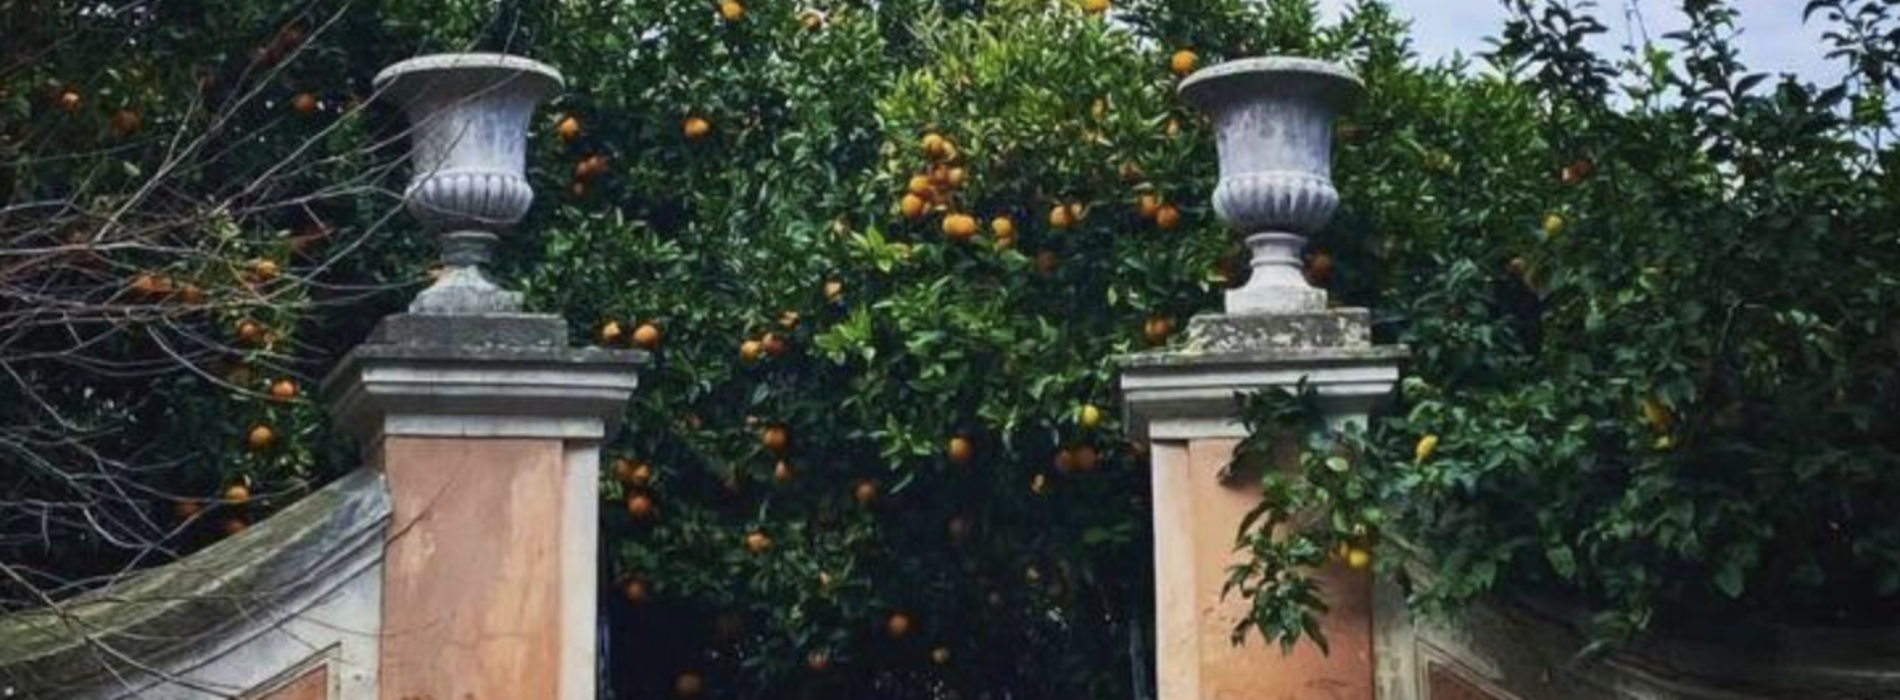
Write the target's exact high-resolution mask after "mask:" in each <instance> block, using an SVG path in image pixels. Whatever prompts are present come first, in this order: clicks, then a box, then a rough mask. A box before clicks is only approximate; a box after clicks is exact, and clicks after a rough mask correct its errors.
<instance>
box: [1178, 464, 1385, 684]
mask: <svg viewBox="0 0 1900 700" xmlns="http://www.w3.org/2000/svg"><path fill="white" fill-rule="evenodd" d="M1237 444H1238V442H1237V441H1234V440H1225V439H1223V440H1195V441H1190V442H1185V443H1182V442H1162V443H1157V444H1156V445H1155V446H1154V450H1153V455H1154V474H1153V479H1154V507H1155V515H1154V517H1155V549H1156V551H1155V571H1156V582H1155V584H1156V588H1155V594H1156V611H1157V612H1156V615H1157V634H1158V641H1157V653H1158V654H1159V655H1160V658H1159V659H1158V664H1159V669H1158V673H1159V682H1160V690H1161V694H1160V700H1371V699H1372V698H1373V659H1372V639H1373V638H1372V632H1373V628H1372V588H1371V581H1370V578H1369V577H1368V576H1367V575H1366V574H1365V573H1363V572H1358V571H1353V570H1351V569H1349V568H1346V567H1345V566H1344V565H1336V566H1333V567H1329V568H1328V569H1326V570H1325V571H1322V572H1321V573H1320V580H1321V582H1322V585H1323V586H1324V589H1325V597H1326V600H1327V604H1328V605H1330V606H1332V612H1331V613H1330V614H1329V615H1328V616H1327V617H1326V619H1325V620H1324V622H1323V628H1324V630H1325V633H1326V636H1327V639H1328V641H1329V642H1330V643H1331V644H1332V654H1331V655H1324V654H1321V653H1320V652H1319V649H1318V648H1317V647H1315V646H1313V645H1311V644H1302V645H1301V646H1299V647H1298V648H1297V649H1295V651H1294V653H1293V654H1292V655H1290V656H1289V655H1283V654H1282V653H1281V651H1280V647H1279V645H1277V644H1268V643H1266V642H1264V641H1263V640H1261V639H1260V638H1259V637H1258V636H1257V635H1256V636H1253V637H1250V638H1249V639H1248V641H1247V644H1246V645H1245V646H1241V647H1235V646H1233V645H1232V644H1231V643H1230V642H1229V634H1230V632H1231V630H1232V629H1233V627H1234V624H1235V623H1236V622H1238V621H1239V620H1240V619H1241V617H1243V616H1244V615H1245V611H1246V606H1245V603H1244V601H1241V600H1239V599H1238V598H1234V599H1229V600H1222V597H1221V588H1222V586H1223V585H1225V583H1226V581H1227V567H1228V566H1229V565H1231V564H1232V563H1233V562H1234V560H1235V556H1236V555H1235V553H1234V551H1233V547H1234V536H1235V534H1236V533H1237V532H1238V528H1239V525H1240V521H1241V519H1242V518H1243V517H1244V516H1245V515H1246V514H1247V512H1248V511H1249V510H1251V509H1252V508H1253V506H1254V505H1255V504H1256V503H1258V501H1259V496H1258V493H1259V482H1258V480H1257V479H1253V478H1250V477H1244V476H1243V477H1242V478H1240V479H1237V480H1236V481H1235V482H1234V483H1233V484H1232V485H1228V484H1224V483H1222V481H1221V478H1220V476H1221V472H1222V471H1223V470H1224V469H1225V468H1226V466H1227V462H1228V459H1229V457H1230V456H1231V455H1232V454H1233V450H1234V447H1235V446H1236V445H1237Z"/></svg>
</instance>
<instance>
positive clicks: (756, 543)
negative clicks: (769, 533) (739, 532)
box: [745, 530, 772, 554]
mask: <svg viewBox="0 0 1900 700" xmlns="http://www.w3.org/2000/svg"><path fill="white" fill-rule="evenodd" d="M771 548H772V538H770V537H766V536H765V533H763V532H759V531H756V530H755V531H753V532H750V533H747V534H746V536H745V550H746V551H748V552H751V553H753V554H764V553H765V552H766V551H767V550H770V549H771Z"/></svg>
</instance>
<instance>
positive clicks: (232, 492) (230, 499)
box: [224, 484, 251, 506]
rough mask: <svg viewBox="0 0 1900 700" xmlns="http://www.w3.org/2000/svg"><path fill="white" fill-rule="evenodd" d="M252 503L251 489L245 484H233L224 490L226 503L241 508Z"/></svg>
mask: <svg viewBox="0 0 1900 700" xmlns="http://www.w3.org/2000/svg"><path fill="white" fill-rule="evenodd" d="M250 501H251V489H250V487H248V486H245V485H243V484H232V485H231V486H230V487H228V488H226V489H225V490H224V502H225V503H229V504H231V505H234V506H241V505H244V504H245V503H249V502H250Z"/></svg>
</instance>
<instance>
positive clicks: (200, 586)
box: [0, 469, 389, 700]
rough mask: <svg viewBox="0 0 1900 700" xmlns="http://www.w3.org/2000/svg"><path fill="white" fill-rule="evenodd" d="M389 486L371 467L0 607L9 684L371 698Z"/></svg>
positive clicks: (279, 698) (29, 692) (190, 694)
mask: <svg viewBox="0 0 1900 700" xmlns="http://www.w3.org/2000/svg"><path fill="white" fill-rule="evenodd" d="M388 518H389V500H388V496H387V490H386V488H385V487H384V484H383V477H382V474H381V473H380V472H377V471H374V470H369V469H364V470H359V471H357V472H356V473H354V474H352V475H350V476H348V477H345V478H343V479H341V480H339V481H337V482H336V483H334V484H331V485H330V486H328V487H325V488H324V489H322V490H320V491H317V492H316V493H313V494H311V495H309V496H306V497H304V498H303V499H301V500H299V501H298V502H297V503H296V504H294V505H292V506H290V507H289V508H286V509H284V510H283V511H282V512H280V513H278V514H276V515H274V516H272V517H271V518H269V519H267V520H265V521H264V522H262V523H260V524H258V525H257V526H256V527H253V528H250V529H249V530H246V531H244V532H242V533H240V534H238V535H236V536H234V537H231V538H230V539H227V540H224V541H222V542H220V543H218V544H216V545H213V546H211V547H209V548H207V549H205V550H203V551H201V552H198V553H196V554H194V555H192V556H189V557H186V558H184V559H181V560H179V561H176V562H173V563H171V564H168V565H166V566H162V567H159V568H155V569H152V570H150V571H145V572H142V573H139V574H137V575H135V576H133V577H131V578H128V579H127V580H125V581H123V582H121V583H118V584H115V585H112V586H109V587H106V588H103V589H100V590H97V591H93V592H91V593H88V594H85V595H83V596H80V597H78V598H75V599H73V600H71V601H68V602H66V603H63V604H61V605H60V606H59V607H58V608H42V609H37V610H33V611H28V612H25V613H19V614H15V615H12V616H9V617H4V618H0V698H25V699H27V700H94V699H98V700H106V699H113V700H116V699H118V698H139V699H141V700H200V699H206V698H228V697H239V698H245V699H246V700H252V699H255V700H318V699H329V698H351V699H358V698H373V697H375V688H376V682H377V676H376V659H377V653H378V647H379V643H378V639H379V632H380V627H381V617H382V610H381V608H382V568H383V566H382V561H383V544H384V530H385V528H386V526H387V524H388Z"/></svg>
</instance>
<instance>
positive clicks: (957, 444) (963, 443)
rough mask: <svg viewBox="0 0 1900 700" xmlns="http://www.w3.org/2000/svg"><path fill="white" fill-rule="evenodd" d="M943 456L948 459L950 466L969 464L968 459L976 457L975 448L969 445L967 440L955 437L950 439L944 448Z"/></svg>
mask: <svg viewBox="0 0 1900 700" xmlns="http://www.w3.org/2000/svg"><path fill="white" fill-rule="evenodd" d="M943 454H944V456H945V457H947V458H949V459H950V463H951V464H969V463H970V458H971V457H973V456H975V455H976V446H975V445H972V444H970V439H969V438H967V437H964V436H962V435H957V436H953V437H951V438H950V443H949V444H948V445H945V446H944V448H943Z"/></svg>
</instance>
